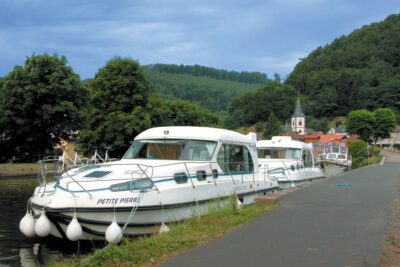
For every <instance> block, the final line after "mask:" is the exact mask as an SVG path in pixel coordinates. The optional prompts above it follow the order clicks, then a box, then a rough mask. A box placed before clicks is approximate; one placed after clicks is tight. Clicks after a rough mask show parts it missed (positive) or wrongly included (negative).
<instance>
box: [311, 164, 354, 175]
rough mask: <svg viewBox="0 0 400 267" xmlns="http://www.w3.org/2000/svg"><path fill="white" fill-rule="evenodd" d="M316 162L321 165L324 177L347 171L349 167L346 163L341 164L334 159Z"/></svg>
mask: <svg viewBox="0 0 400 267" xmlns="http://www.w3.org/2000/svg"><path fill="white" fill-rule="evenodd" d="M318 164H320V165H321V167H322V169H323V172H324V174H325V176H326V177H334V176H338V175H341V174H342V173H343V172H345V171H348V170H349V168H350V167H349V166H348V165H347V164H341V163H339V162H334V161H320V162H319V163H318Z"/></svg>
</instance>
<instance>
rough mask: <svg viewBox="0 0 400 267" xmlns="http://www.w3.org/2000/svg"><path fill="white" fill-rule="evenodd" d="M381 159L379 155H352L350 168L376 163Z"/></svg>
mask: <svg viewBox="0 0 400 267" xmlns="http://www.w3.org/2000/svg"><path fill="white" fill-rule="evenodd" d="M381 160H382V156H380V155H375V156H371V157H370V158H369V159H366V158H356V157H353V163H352V165H351V168H352V169H357V168H361V167H364V166H367V165H372V164H378V163H379V162H381Z"/></svg>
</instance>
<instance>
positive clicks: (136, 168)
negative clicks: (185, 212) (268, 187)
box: [38, 161, 265, 197]
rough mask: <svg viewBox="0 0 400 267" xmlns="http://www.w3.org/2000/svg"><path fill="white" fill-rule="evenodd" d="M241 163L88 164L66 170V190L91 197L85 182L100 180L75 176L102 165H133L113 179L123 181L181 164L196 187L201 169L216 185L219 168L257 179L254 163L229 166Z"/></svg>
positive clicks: (151, 176) (42, 174) (152, 175)
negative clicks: (195, 179) (72, 187)
mask: <svg viewBox="0 0 400 267" xmlns="http://www.w3.org/2000/svg"><path fill="white" fill-rule="evenodd" d="M241 164H243V162H226V163H225V169H226V171H224V168H221V165H220V163H219V162H217V161H180V162H173V163H166V164H161V165H146V164H140V163H121V162H118V163H113V162H107V163H102V164H92V165H86V166H82V167H80V168H77V170H76V171H75V172H74V171H73V170H70V171H67V172H65V173H64V177H66V178H70V179H71V180H72V181H69V182H67V183H66V185H65V186H66V188H65V190H67V191H69V192H71V194H73V191H72V190H70V185H72V184H76V185H78V186H79V187H80V188H81V189H82V190H81V191H84V192H86V193H87V194H88V195H89V196H90V197H91V194H90V192H89V191H88V190H87V188H85V186H84V184H87V183H93V182H98V181H99V180H98V179H95V180H85V181H78V180H77V179H76V178H75V176H76V175H77V174H78V173H81V172H82V171H86V170H88V169H93V170H95V169H97V168H100V167H110V166H131V167H133V168H132V169H131V168H130V169H129V170H127V171H125V172H124V173H125V174H130V175H131V177H127V178H121V179H118V178H117V179H114V178H113V179H112V180H113V181H121V182H123V181H130V180H134V179H140V178H148V179H152V180H153V179H158V178H164V177H165V175H163V173H165V172H162V171H159V170H160V169H162V168H172V167H174V166H175V167H178V166H180V168H179V169H182V171H183V172H184V173H185V174H186V175H187V178H188V179H189V180H190V183H191V185H192V187H193V188H195V183H194V182H193V177H196V176H197V172H198V171H200V169H201V171H204V172H205V173H203V175H206V176H211V177H213V181H214V184H215V185H217V182H216V179H217V178H218V171H219V169H220V170H222V173H224V172H225V173H227V174H228V175H229V176H230V178H231V180H232V182H233V183H236V182H237V180H235V177H234V175H238V174H240V175H241V182H242V183H243V177H244V175H245V174H252V177H253V181H255V170H254V167H253V166H252V165H249V171H243V170H241V171H240V170H238V171H233V170H231V169H230V168H229V166H241ZM249 164H250V163H249ZM199 166H203V168H200V167H199ZM250 166H251V167H250ZM239 168H240V167H239ZM43 170H44V169H43V167H42V168H40V171H39V174H38V177H39V176H40V177H41V184H42V185H44V186H45V184H46V176H47V173H45V172H44V171H43ZM80 170H81V171H80ZM156 170H157V171H156ZM193 170H195V171H196V173H192V172H193ZM158 171H159V172H158ZM157 173H159V174H157ZM56 179H57V180H60V179H61V177H56ZM264 180H265V179H264ZM155 188H156V190H158V188H157V187H156V186H155ZM73 195H74V194H73Z"/></svg>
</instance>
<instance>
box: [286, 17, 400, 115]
mask: <svg viewBox="0 0 400 267" xmlns="http://www.w3.org/2000/svg"><path fill="white" fill-rule="evenodd" d="M286 84H288V85H292V86H293V87H295V88H296V89H298V90H299V91H300V93H301V94H302V95H305V96H307V97H308V99H307V101H306V103H305V110H306V112H307V113H308V114H313V115H314V116H317V117H322V116H324V117H333V116H338V115H346V114H347V113H349V112H350V111H351V110H353V109H361V108H365V109H375V108H379V107H390V108H392V109H393V110H394V111H395V112H396V113H397V114H398V115H399V114H400V15H399V14H396V15H391V16H389V17H387V18H386V19H385V20H384V21H382V22H379V23H373V24H371V25H368V26H364V27H362V28H361V29H357V30H355V31H353V32H352V33H351V34H349V35H348V36H342V37H340V38H337V39H335V40H334V41H333V42H332V43H330V44H328V45H326V46H324V47H318V48H317V49H315V50H314V51H313V52H311V53H310V55H308V56H307V57H306V58H304V59H302V60H301V62H300V63H298V64H297V65H296V67H295V69H294V71H293V72H292V73H291V74H290V75H289V77H288V79H287V80H286Z"/></svg>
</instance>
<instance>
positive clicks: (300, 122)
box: [292, 98, 306, 134]
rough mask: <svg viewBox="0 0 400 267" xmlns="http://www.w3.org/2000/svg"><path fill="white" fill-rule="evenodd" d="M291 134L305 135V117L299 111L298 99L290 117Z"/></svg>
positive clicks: (301, 111)
mask: <svg viewBox="0 0 400 267" xmlns="http://www.w3.org/2000/svg"><path fill="white" fill-rule="evenodd" d="M292 132H294V133H298V134H306V116H305V115H304V113H303V110H301V105H300V99H299V98H297V103H296V108H295V109H294V112H293V115H292Z"/></svg>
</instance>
